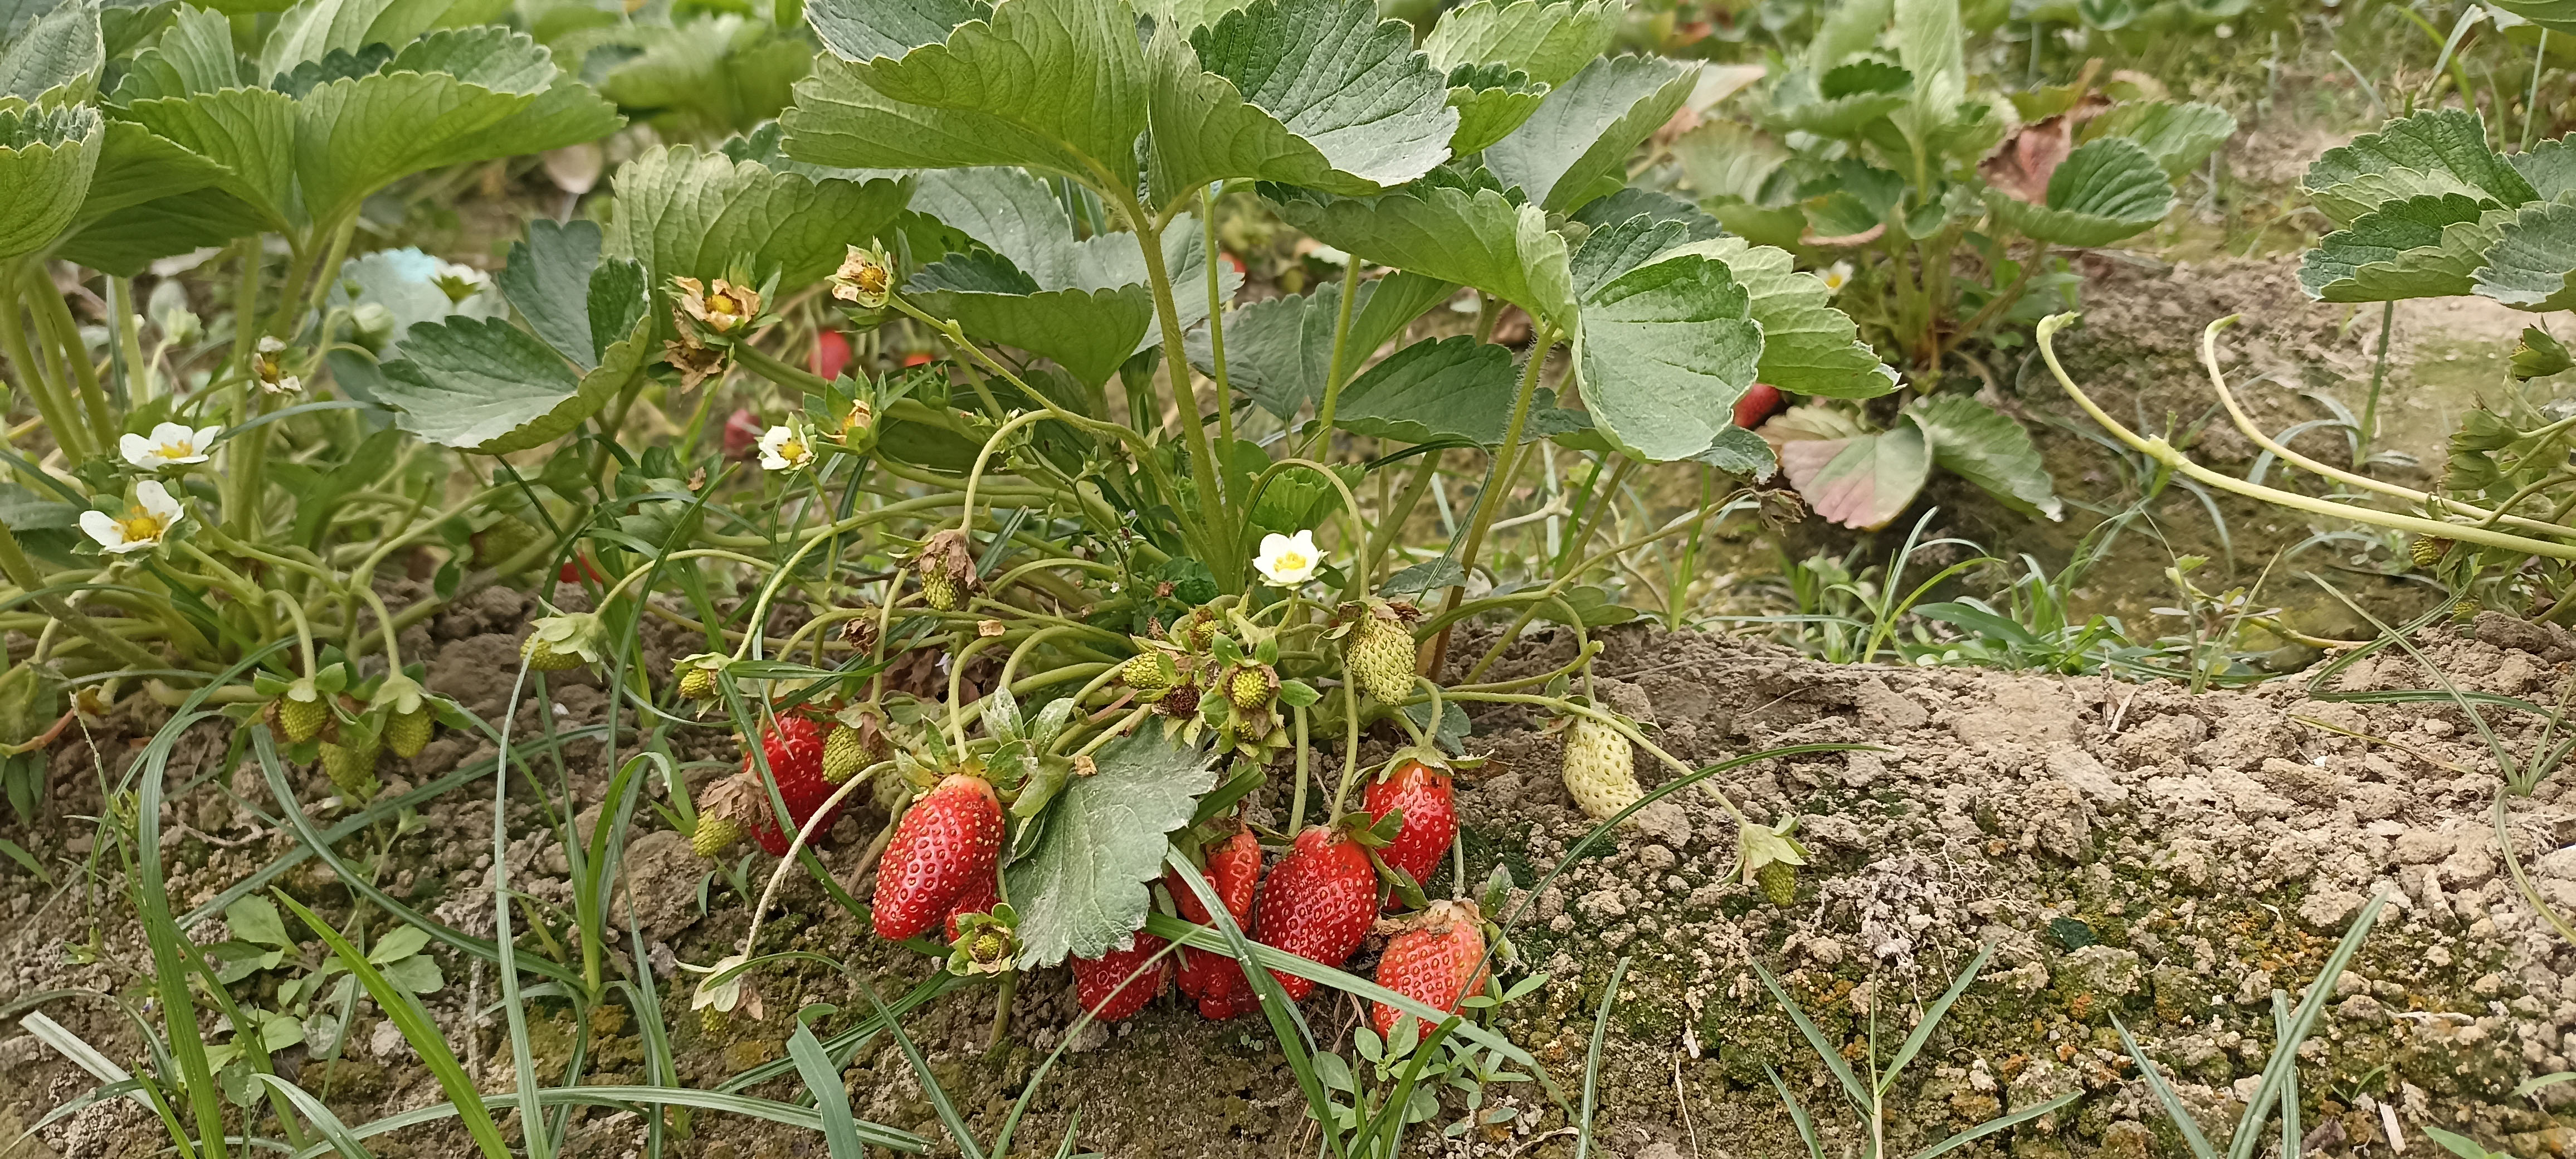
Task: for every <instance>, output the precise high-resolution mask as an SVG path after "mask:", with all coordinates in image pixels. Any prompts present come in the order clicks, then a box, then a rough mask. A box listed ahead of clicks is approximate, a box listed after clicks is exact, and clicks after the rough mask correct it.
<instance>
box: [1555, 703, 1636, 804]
mask: <svg viewBox="0 0 2576 1159" xmlns="http://www.w3.org/2000/svg"><path fill="white" fill-rule="evenodd" d="M1565 791H1566V792H1567V793H1569V794H1571V795H1572V796H1573V797H1574V803H1575V804H1577V805H1580V806H1582V807H1583V812H1584V815H1586V816H1588V817H1591V818H1592V819H1593V820H1595V821H1598V820H1601V819H1602V818H1605V817H1608V816H1610V815H1612V814H1614V813H1617V812H1618V811H1619V810H1621V809H1625V808H1627V807H1628V806H1630V805H1634V804H1636V803H1637V798H1639V797H1643V796H1645V795H1646V792H1645V790H1644V789H1642V788H1639V787H1638V785H1637V764H1636V751H1635V750H1634V749H1632V748H1630V747H1629V745H1628V738H1627V737H1626V736H1624V735H1621V733H1620V732H1619V730H1617V729H1615V728H1612V727H1610V726H1609V725H1606V724H1603V723H1601V722H1600V721H1597V720H1594V719H1592V718H1591V717H1588V716H1585V717H1576V718H1575V720H1574V723H1573V724H1572V725H1571V726H1569V727H1567V728H1566V730H1565Z"/></svg>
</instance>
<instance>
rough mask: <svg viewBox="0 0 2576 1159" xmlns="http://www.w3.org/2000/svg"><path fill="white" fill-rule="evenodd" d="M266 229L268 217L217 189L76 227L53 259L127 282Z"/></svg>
mask: <svg viewBox="0 0 2576 1159" xmlns="http://www.w3.org/2000/svg"><path fill="white" fill-rule="evenodd" d="M269 226H270V220H269V218H268V215H267V214H265V213H263V212H261V211H260V210H259V209H257V208H256V207H254V206H252V205H250V204H249V203H247V202H244V201H242V200H241V199H240V198H237V197H234V196H232V195H231V194H228V193H225V192H223V191H222V190H220V189H198V190H194V191H192V192H189V193H183V194H180V195H178V196H174V197H163V198H157V199H155V200H152V201H148V202H145V203H143V204H141V205H137V206H132V207H129V208H126V209H122V210H118V211H116V212H114V213H110V214H108V215H107V216H105V217H103V218H100V219H99V220H97V221H95V222H90V223H88V224H86V225H84V226H82V227H81V228H80V230H79V232H77V233H74V234H72V235H71V236H70V237H68V238H66V239H64V240H63V242H62V243H61V244H60V245H58V246H56V247H55V248H54V251H53V256H55V257H58V258H61V259H63V260H64V261H68V262H73V263H76V264H79V265H84V266H88V267H89V268H91V269H94V270H101V271H104V272H107V273H110V274H114V275H116V276H118V277H123V278H130V277H134V276H135V275H137V274H140V273H142V272H143V269H144V267H146V266H148V265H151V264H152V263H153V262H156V261H159V260H161V259H162V258H166V257H172V256H175V255H178V254H184V253H187V252H189V251H191V250H197V249H203V248H205V247H208V246H216V245H222V244H223V243H225V242H228V241H231V240H232V239H234V238H237V237H241V236H243V235H245V234H252V233H258V232H259V231H261V230H263V229H267V228H269Z"/></svg>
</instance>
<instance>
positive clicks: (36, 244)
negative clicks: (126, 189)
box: [0, 106, 107, 259]
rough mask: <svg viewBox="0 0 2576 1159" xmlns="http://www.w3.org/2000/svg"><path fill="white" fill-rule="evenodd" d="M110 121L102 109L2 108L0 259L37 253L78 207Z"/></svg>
mask: <svg viewBox="0 0 2576 1159" xmlns="http://www.w3.org/2000/svg"><path fill="white" fill-rule="evenodd" d="M106 139H107V126H106V125H105V124H104V123H102V122H101V121H100V120H99V116H98V110H96V109H91V108H82V107H77V106H75V107H69V108H63V107H27V108H19V109H14V110H0V259H7V258H14V257H19V256H21V255H24V254H30V253H34V252H36V251H37V250H40V249H43V248H45V246H46V245H48V244H50V243H51V242H52V241H53V240H54V237H55V235H57V234H59V233H61V232H62V231H63V228H64V227H65V226H68V225H70V224H71V223H72V218H73V216H74V215H75V214H77V213H79V212H80V207H81V199H82V198H83V197H84V196H86V195H87V194H88V192H89V187H90V179H91V177H92V175H93V174H94V173H95V172H96V171H97V168H98V154H99V149H100V147H101V145H102V144H103V143H104V142H105V141H106Z"/></svg>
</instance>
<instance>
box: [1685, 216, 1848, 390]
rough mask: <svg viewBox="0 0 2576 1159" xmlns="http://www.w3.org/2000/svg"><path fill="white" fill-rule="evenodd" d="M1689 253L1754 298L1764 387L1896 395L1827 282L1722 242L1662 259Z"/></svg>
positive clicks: (1780, 255) (1775, 253)
mask: <svg viewBox="0 0 2576 1159" xmlns="http://www.w3.org/2000/svg"><path fill="white" fill-rule="evenodd" d="M1690 254H1696V255H1699V256H1701V257H1705V258H1708V259H1710V260H1712V261H1718V262H1723V263H1725V265H1726V268H1727V272H1728V274H1729V275H1731V276H1732V277H1733V278H1734V279H1735V282H1736V284H1737V285H1740V286H1742V287H1744V289H1745V292H1746V293H1748V294H1750V295H1751V296H1752V302H1751V307H1750V308H1751V312H1752V317H1753V320H1754V321H1756V322H1759V323H1761V324H1762V367H1761V379H1762V381H1764V382H1767V383H1770V384H1771V385H1773V386H1776V387H1779V388H1780V389H1782V390H1785V391H1790V392H1792V393H1796V394H1812V395H1821V396H1824V397H1827V398H1876V397H1877V396H1879V395H1882V394H1886V393H1887V392H1889V391H1891V390H1894V389H1896V386H1897V377H1896V372H1895V371H1893V370H1890V369H1888V367H1887V365H1886V364H1885V363H1882V362H1880V361H1879V358H1878V352H1877V351H1874V350H1872V349H1870V347H1869V344H1868V343H1866V342H1862V341H1861V340H1860V337H1859V335H1860V328H1859V327H1858V326H1857V325H1855V324H1853V322H1852V320H1851V317H1850V316H1849V315H1847V314H1844V313H1843V312H1842V311H1840V310H1837V309H1835V308H1834V306H1833V291H1831V290H1828V289H1826V288H1825V283H1824V279H1822V278H1819V277H1817V276H1816V275H1814V274H1811V273H1805V272H1801V271H1800V270H1798V269H1797V268H1796V259H1795V258H1794V257H1792V256H1791V255H1790V254H1789V253H1788V251H1786V250H1781V249H1775V248H1773V247H1770V246H1759V245H1753V244H1751V243H1749V242H1746V241H1745V240H1744V239H1742V238H1733V237H1722V238H1713V239H1711V240H1708V241H1702V242H1696V243H1693V244H1691V245H1688V246H1684V247H1681V248H1680V249H1677V250H1674V251H1672V253H1671V254H1669V255H1666V256H1673V257H1678V256H1682V255H1690Z"/></svg>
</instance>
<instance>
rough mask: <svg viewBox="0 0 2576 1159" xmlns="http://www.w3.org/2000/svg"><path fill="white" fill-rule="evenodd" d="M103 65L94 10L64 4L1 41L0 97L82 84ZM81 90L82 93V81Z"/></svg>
mask: <svg viewBox="0 0 2576 1159" xmlns="http://www.w3.org/2000/svg"><path fill="white" fill-rule="evenodd" d="M106 63H107V50H106V45H105V42H104V41H102V40H100V39H99V34H98V10H97V9H95V8H92V7H90V6H89V5H87V4H64V5H62V6H60V7H57V8H55V9H54V10H53V11H51V12H48V13H46V14H44V15H42V16H39V17H37V18H36V19H35V20H34V21H33V22H32V23H30V24H28V25H27V27H26V28H25V29H23V30H21V31H20V32H18V34H17V36H16V38H15V39H12V40H10V41H9V42H8V43H7V44H5V45H0V97H16V98H18V99H20V100H23V101H33V100H35V99H36V98H38V97H41V96H43V95H45V94H46V93H49V92H52V91H53V90H55V89H58V88H61V87H63V86H65V85H69V84H72V83H74V82H76V81H82V82H85V81H87V80H88V79H89V78H93V77H95V76H96V75H97V73H98V70H99V69H100V68H101V67H103V66H104V65H105V64H106ZM83 91H84V92H85V91H87V87H86V84H84V89H83Z"/></svg>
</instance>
